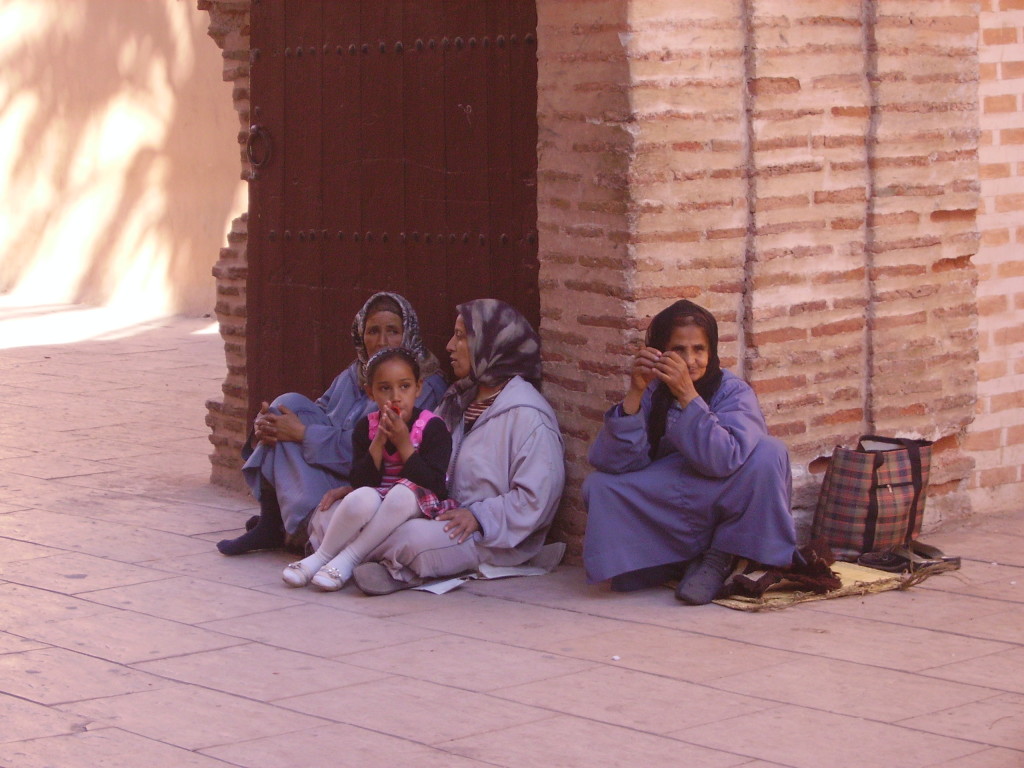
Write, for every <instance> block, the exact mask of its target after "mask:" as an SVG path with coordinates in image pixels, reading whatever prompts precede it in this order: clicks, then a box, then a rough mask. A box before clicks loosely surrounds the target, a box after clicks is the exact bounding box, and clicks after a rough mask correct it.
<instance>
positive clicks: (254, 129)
mask: <svg viewBox="0 0 1024 768" xmlns="http://www.w3.org/2000/svg"><path fill="white" fill-rule="evenodd" d="M260 145H262V148H263V153H262V155H260V154H258V147H259V146H260ZM273 148H274V144H273V142H272V141H271V140H270V133H269V132H268V131H267V129H266V128H264V127H263V126H262V125H250V126H249V137H248V138H247V139H246V140H245V156H246V157H247V158H249V163H250V165H252V167H253V169H257V168H262V167H263V166H265V165H266V164H267V163H268V162H270V155H271V154H272V152H273Z"/></svg>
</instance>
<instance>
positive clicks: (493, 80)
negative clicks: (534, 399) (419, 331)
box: [246, 0, 540, 411]
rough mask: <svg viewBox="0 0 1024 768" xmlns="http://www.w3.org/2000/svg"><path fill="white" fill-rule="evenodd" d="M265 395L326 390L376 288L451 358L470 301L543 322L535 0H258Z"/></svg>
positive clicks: (254, 227)
mask: <svg viewBox="0 0 1024 768" xmlns="http://www.w3.org/2000/svg"><path fill="white" fill-rule="evenodd" d="M251 45H252V56H251V60H252V68H251V89H252V92H251V115H252V123H253V129H252V130H251V131H250V136H249V142H248V146H247V151H248V152H249V156H250V159H251V160H252V161H253V165H254V172H253V178H252V180H251V181H250V184H249V240H248V260H249V273H248V281H247V292H248V293H247V313H248V322H247V328H246V343H247V361H248V363H247V374H248V384H249V402H250V407H251V409H252V410H253V411H255V409H256V407H258V404H259V402H260V401H261V400H269V399H271V398H273V397H274V396H275V395H277V394H279V393H281V392H285V391H298V392H303V393H305V394H307V395H311V396H312V395H316V394H319V393H320V392H321V391H322V390H323V389H324V387H326V385H327V384H328V383H330V381H331V380H332V378H333V377H334V376H335V375H337V373H338V372H339V371H340V370H341V369H342V368H343V367H344V366H345V365H347V364H348V363H349V362H350V361H351V360H352V359H353V356H354V350H353V348H352V344H351V341H350V336H349V328H350V325H351V322H352V317H353V315H354V314H355V312H356V311H357V310H358V308H359V307H360V306H361V305H362V303H363V302H364V301H365V300H366V298H367V297H369V296H370V295H371V294H373V293H374V292H376V291H379V290H394V291H397V292H399V293H402V294H403V295H405V296H406V297H407V298H408V299H409V300H410V301H411V302H412V303H413V306H415V307H416V309H417V312H418V313H419V316H420V320H421V323H422V325H423V328H424V335H425V338H426V341H427V344H428V345H429V346H430V348H431V349H432V350H433V351H434V352H435V354H437V355H438V357H439V358H440V359H442V361H445V362H446V357H447V356H446V355H445V354H444V344H445V342H446V341H447V340H448V338H449V336H450V335H451V327H452V323H453V322H454V318H455V315H454V307H455V305H456V304H458V303H459V302H462V301H467V300H469V299H473V298H481V297H485V296H492V297H495V298H500V299H504V300H505V301H508V302H509V303H511V304H513V305H515V306H516V307H517V308H519V309H520V311H522V312H523V313H524V314H525V315H526V316H527V317H528V318H529V319H530V321H531V322H533V323H534V324H535V325H536V324H537V323H538V321H539V312H540V301H539V293H538V288H537V234H536V221H537V203H536V172H537V157H536V145H537V120H536V111H537V106H536V105H537V93H536V86H537V58H536V54H537V48H536V7H535V3H534V2H533V0H530V2H525V1H523V0H487V1H486V2H481V0H273V1H269V0H263V1H262V2H260V1H257V2H254V3H253V5H252V27H251Z"/></svg>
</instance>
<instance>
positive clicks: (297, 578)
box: [281, 562, 309, 587]
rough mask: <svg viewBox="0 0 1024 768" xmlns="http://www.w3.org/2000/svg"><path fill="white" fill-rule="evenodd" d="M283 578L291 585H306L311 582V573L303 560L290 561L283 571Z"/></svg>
mask: <svg viewBox="0 0 1024 768" xmlns="http://www.w3.org/2000/svg"><path fill="white" fill-rule="evenodd" d="M281 578H282V579H284V583H285V584H287V585H288V586H289V587H304V586H306V585H307V584H309V574H307V573H306V571H305V570H304V569H303V567H302V563H301V562H296V563H288V565H287V566H286V567H285V569H284V570H283V571H282V572H281Z"/></svg>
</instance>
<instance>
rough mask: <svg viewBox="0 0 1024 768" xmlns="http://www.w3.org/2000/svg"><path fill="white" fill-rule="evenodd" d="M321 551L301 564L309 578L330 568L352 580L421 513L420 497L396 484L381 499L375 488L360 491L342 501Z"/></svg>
mask: <svg viewBox="0 0 1024 768" xmlns="http://www.w3.org/2000/svg"><path fill="white" fill-rule="evenodd" d="M339 504H340V506H339V507H338V509H336V510H335V511H334V515H332V517H331V522H330V523H328V525H327V530H326V531H325V532H324V540H323V541H322V542H320V548H319V549H317V551H316V552H314V553H313V554H312V555H310V556H309V557H307V558H305V559H304V560H300V561H299V566H300V567H301V568H302V570H303V572H304V573H305V574H306V576H307V577H310V578H311V577H312V576H313V575H314V574H315V573H316V572H317V571H318V570H320V569H321V568H323V567H325V566H327V567H331V568H335V569H337V571H338V573H339V574H340V575H341V578H342V580H344V581H348V580H349V578H351V576H352V571H353V570H355V567H356V566H357V565H359V563H361V562H362V561H363V558H365V557H366V556H367V555H368V554H370V553H371V552H372V551H373V550H374V549H376V548H377V547H378V546H380V544H381V543H382V542H383V541H384V539H386V538H387V537H388V536H390V535H391V533H392V532H393V531H394V530H395V529H396V528H397V527H398V526H400V525H401V524H402V523H404V522H405V521H406V520H412V519H413V518H414V517H418V516H419V514H420V507H419V502H417V500H416V494H415V493H413V492H412V491H411V490H409V489H408V488H406V487H405V486H404V485H396V486H395V487H394V488H392V489H391V490H390V491H388V493H387V495H386V496H385V497H384V498H383V499H381V497H380V494H378V493H377V490H376V489H375V488H357V489H356V490H354V491H352V492H351V493H350V494H349V495H348V496H346V497H345V498H344V499H342V500H341V501H340V502H339Z"/></svg>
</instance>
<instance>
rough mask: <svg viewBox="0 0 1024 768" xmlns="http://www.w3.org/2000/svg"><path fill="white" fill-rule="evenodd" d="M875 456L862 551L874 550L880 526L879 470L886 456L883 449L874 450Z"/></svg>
mask: <svg viewBox="0 0 1024 768" xmlns="http://www.w3.org/2000/svg"><path fill="white" fill-rule="evenodd" d="M872 453H873V454H874V456H873V457H872V462H871V485H870V486H869V488H870V492H869V493H868V515H867V518H866V519H865V520H864V542H863V544H862V545H861V550H860V551H861V552H873V551H874V550H875V529H876V528H877V527H878V470H879V469H881V468H882V465H883V464H884V463H885V457H884V456H883V455H882V453H881V451H872Z"/></svg>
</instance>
